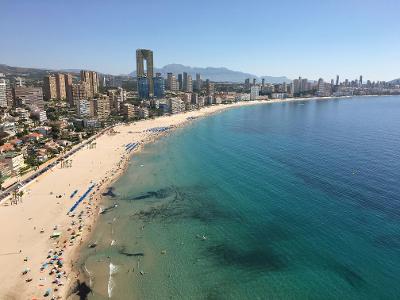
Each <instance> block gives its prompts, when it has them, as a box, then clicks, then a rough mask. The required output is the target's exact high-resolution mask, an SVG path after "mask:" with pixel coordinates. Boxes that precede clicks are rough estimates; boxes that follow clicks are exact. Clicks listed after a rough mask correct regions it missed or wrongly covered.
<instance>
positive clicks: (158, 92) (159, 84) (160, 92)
mask: <svg viewBox="0 0 400 300" xmlns="http://www.w3.org/2000/svg"><path fill="white" fill-rule="evenodd" d="M153 82H154V97H155V98H163V97H164V92H165V88H164V78H162V77H161V74H159V73H157V75H156V77H154V78H153Z"/></svg>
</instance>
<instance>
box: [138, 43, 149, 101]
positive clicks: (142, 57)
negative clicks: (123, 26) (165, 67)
mask: <svg viewBox="0 0 400 300" xmlns="http://www.w3.org/2000/svg"><path fill="white" fill-rule="evenodd" d="M145 61H146V69H145V68H144V62H145ZM136 77H137V78H138V84H139V78H141V77H146V78H147V79H148V83H149V94H151V95H152V94H153V51H151V50H148V49H137V50H136ZM138 87H139V86H138ZM138 90H139V88H138Z"/></svg>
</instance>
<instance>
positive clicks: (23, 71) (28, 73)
mask: <svg viewBox="0 0 400 300" xmlns="http://www.w3.org/2000/svg"><path fill="white" fill-rule="evenodd" d="M79 71H80V70H79V69H62V70H54V69H42V68H24V67H11V66H8V65H5V64H0V73H4V74H5V75H10V76H23V77H29V78H33V79H42V78H43V77H44V76H46V75H47V74H49V73H53V72H68V73H73V74H76V75H79ZM154 72H155V73H156V72H159V73H161V74H162V75H163V76H164V77H166V76H167V73H170V72H171V73H174V74H179V73H183V72H187V73H188V74H190V75H192V78H193V79H195V78H196V73H200V74H201V78H202V79H204V80H205V79H210V80H211V81H216V82H244V81H245V80H246V79H247V78H250V80H252V79H253V78H256V79H257V81H258V82H260V81H261V79H262V78H264V79H265V82H267V83H283V82H286V83H290V82H291V80H290V79H289V78H287V77H286V76H279V77H274V76H262V77H258V76H256V75H254V74H250V73H244V72H239V71H232V70H229V69H227V68H223V67H221V68H213V67H207V68H198V67H189V66H184V65H180V64H169V65H166V66H164V67H162V68H155V69H154ZM100 74H101V73H100ZM129 75H131V76H136V72H132V73H130V74H129Z"/></svg>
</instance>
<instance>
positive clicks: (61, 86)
mask: <svg viewBox="0 0 400 300" xmlns="http://www.w3.org/2000/svg"><path fill="white" fill-rule="evenodd" d="M56 91H57V99H65V98H67V94H66V91H65V75H64V74H61V73H57V74H56Z"/></svg>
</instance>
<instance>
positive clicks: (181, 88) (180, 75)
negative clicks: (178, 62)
mask: <svg viewBox="0 0 400 300" xmlns="http://www.w3.org/2000/svg"><path fill="white" fill-rule="evenodd" d="M178 85H179V90H180V91H182V90H183V76H182V74H178Z"/></svg>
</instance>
